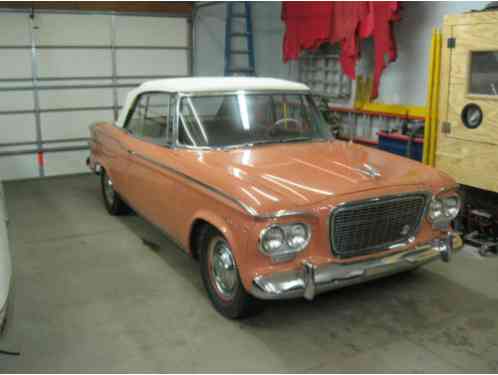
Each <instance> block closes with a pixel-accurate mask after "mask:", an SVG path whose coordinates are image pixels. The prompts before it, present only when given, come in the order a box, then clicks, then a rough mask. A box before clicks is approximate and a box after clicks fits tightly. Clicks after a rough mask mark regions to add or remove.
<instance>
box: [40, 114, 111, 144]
mask: <svg viewBox="0 0 498 375" xmlns="http://www.w3.org/2000/svg"><path fill="white" fill-rule="evenodd" d="M112 119H113V113H112V111H81V112H79V111H78V112H76V111H75V112H54V113H43V114H42V121H41V123H42V133H43V139H45V140H53V139H68V138H87V137H89V130H88V127H89V126H90V124H92V123H94V122H96V121H112Z"/></svg>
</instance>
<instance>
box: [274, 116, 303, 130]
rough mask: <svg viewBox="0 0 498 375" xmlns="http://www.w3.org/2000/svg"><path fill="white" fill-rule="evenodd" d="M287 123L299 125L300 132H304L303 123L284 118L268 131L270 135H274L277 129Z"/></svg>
mask: <svg viewBox="0 0 498 375" xmlns="http://www.w3.org/2000/svg"><path fill="white" fill-rule="evenodd" d="M287 122H293V123H294V124H296V125H297V127H298V128H299V130H300V131H301V132H302V130H303V124H302V123H301V121H299V120H296V119H295V118H292V117H284V118H281V119H280V120H277V121H275V122H274V123H273V125H272V126H271V127H270V128H269V129H268V131H269V132H270V133H272V132H273V130H274V129H277V128H278V127H280V126H281V125H282V124H283V123H287Z"/></svg>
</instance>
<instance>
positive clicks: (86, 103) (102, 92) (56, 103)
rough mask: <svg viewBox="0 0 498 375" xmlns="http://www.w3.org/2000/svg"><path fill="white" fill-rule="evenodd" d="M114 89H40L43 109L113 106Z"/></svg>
mask: <svg viewBox="0 0 498 375" xmlns="http://www.w3.org/2000/svg"><path fill="white" fill-rule="evenodd" d="M112 103H113V96H112V89H72V90H68V89H66V90H42V91H40V107H41V108H42V109H63V108H81V107H108V106H112Z"/></svg>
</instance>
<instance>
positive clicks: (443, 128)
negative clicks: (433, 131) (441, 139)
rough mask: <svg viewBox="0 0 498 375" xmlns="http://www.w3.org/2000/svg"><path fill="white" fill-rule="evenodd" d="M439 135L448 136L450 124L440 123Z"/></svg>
mask: <svg viewBox="0 0 498 375" xmlns="http://www.w3.org/2000/svg"><path fill="white" fill-rule="evenodd" d="M441 133H443V134H450V133H451V124H450V123H449V122H447V121H444V122H443V123H441Z"/></svg>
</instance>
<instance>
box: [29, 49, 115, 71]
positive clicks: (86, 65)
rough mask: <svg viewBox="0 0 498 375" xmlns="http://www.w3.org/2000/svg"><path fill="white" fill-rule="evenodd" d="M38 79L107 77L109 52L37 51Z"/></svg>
mask: <svg viewBox="0 0 498 375" xmlns="http://www.w3.org/2000/svg"><path fill="white" fill-rule="evenodd" d="M38 57H39V60H38V61H39V63H38V75H39V77H94V76H98V77H106V76H107V77H108V76H110V75H112V64H111V52H110V51H109V50H96V49H48V50H47V49H43V50H39V51H38Z"/></svg>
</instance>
